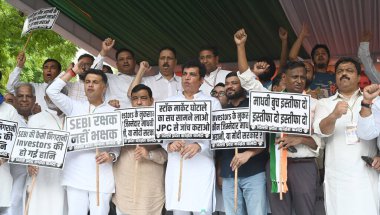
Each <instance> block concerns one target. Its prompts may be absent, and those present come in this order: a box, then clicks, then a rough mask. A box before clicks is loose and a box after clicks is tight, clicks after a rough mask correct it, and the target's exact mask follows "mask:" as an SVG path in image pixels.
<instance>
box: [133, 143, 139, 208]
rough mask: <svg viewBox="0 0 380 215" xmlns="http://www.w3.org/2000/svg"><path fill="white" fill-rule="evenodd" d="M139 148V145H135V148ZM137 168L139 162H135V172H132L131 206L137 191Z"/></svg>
mask: <svg viewBox="0 0 380 215" xmlns="http://www.w3.org/2000/svg"><path fill="white" fill-rule="evenodd" d="M137 147H139V145H136V148H137ZM138 167H139V161H138V160H135V170H134V176H135V179H134V182H133V204H135V203H136V191H137V173H138Z"/></svg>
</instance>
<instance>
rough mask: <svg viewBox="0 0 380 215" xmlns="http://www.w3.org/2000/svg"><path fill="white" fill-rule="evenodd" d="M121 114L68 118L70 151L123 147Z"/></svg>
mask: <svg viewBox="0 0 380 215" xmlns="http://www.w3.org/2000/svg"><path fill="white" fill-rule="evenodd" d="M120 122H121V117H120V112H110V113H96V114H89V115H83V116H73V117H66V131H68V132H70V140H69V145H68V151H76V150H85V149H94V148H102V147H115V146H122V145H123V142H122V131H121V125H120Z"/></svg>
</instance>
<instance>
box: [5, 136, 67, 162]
mask: <svg viewBox="0 0 380 215" xmlns="http://www.w3.org/2000/svg"><path fill="white" fill-rule="evenodd" d="M69 136H70V134H69V132H66V131H56V130H49V129H41V128H20V129H19V131H18V135H17V139H16V142H15V144H14V146H13V150H12V154H11V156H10V159H9V162H10V163H16V164H24V165H35V166H44V167H51V168H57V169H62V168H63V163H64V160H65V155H66V148H67V143H68V141H69Z"/></svg>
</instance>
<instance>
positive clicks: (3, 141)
mask: <svg viewBox="0 0 380 215" xmlns="http://www.w3.org/2000/svg"><path fill="white" fill-rule="evenodd" d="M16 136H17V122H12V121H7V120H0V158H9V154H10V153H11V151H12V147H13V144H14V142H15V141H16Z"/></svg>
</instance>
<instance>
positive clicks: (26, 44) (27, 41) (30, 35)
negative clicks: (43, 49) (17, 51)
mask: <svg viewBox="0 0 380 215" xmlns="http://www.w3.org/2000/svg"><path fill="white" fill-rule="evenodd" d="M31 37H32V32H30V34H29V36H28V39H27V40H26V43H25V45H24V48H23V49H22V52H24V53H25V50H26V47H27V46H28V43H29V40H30V38H31Z"/></svg>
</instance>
